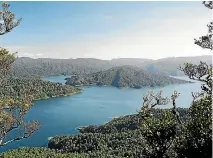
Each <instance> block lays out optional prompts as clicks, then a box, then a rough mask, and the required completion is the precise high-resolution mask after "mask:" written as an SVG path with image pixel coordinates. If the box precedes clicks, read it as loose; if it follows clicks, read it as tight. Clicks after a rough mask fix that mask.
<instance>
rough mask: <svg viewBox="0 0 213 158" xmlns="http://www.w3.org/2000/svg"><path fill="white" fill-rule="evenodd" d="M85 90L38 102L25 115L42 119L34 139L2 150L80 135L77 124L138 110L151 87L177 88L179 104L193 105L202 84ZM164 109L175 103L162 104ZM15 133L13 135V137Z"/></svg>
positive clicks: (166, 91)
mask: <svg viewBox="0 0 213 158" xmlns="http://www.w3.org/2000/svg"><path fill="white" fill-rule="evenodd" d="M64 78H66V77H65V76H54V77H53V76H52V77H47V78H45V79H46V80H49V81H53V82H54V81H55V82H62V83H65V81H64ZM83 89H84V91H83V93H80V94H77V95H74V96H67V97H59V98H51V99H48V100H40V101H34V106H33V107H32V109H31V110H30V112H29V113H28V114H27V116H26V117H25V120H26V121H31V120H38V121H39V122H40V124H41V128H40V130H39V131H37V132H35V133H34V134H33V136H32V137H31V138H30V139H25V140H21V141H18V142H14V143H11V144H9V145H7V146H5V147H1V148H0V151H1V152H2V151H6V150H8V149H14V148H18V147H21V146H46V145H47V142H48V137H52V136H56V135H64V134H76V133H78V131H77V130H76V127H79V126H85V125H90V124H96V125H99V124H103V123H105V122H107V121H109V120H111V118H112V117H116V116H122V115H127V114H133V113H136V110H137V109H140V107H141V104H142V96H143V95H144V94H146V93H147V92H148V91H149V90H154V91H155V92H157V91H159V90H163V94H164V96H170V95H171V93H172V92H173V91H174V90H177V91H178V92H180V97H179V98H178V99H177V104H178V106H179V107H189V106H190V103H191V100H192V96H191V92H196V91H199V90H200V83H192V84H179V85H170V86H165V87H157V88H142V89H130V88H123V89H118V88H114V87H98V86H92V87H83ZM162 107H163V108H166V107H171V105H170V104H169V105H166V106H162ZM12 135H13V134H11V136H12Z"/></svg>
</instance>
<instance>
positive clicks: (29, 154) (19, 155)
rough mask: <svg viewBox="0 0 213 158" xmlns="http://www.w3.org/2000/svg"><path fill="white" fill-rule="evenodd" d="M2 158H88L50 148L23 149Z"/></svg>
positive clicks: (9, 152)
mask: <svg viewBox="0 0 213 158" xmlns="http://www.w3.org/2000/svg"><path fill="white" fill-rule="evenodd" d="M0 157H1V158H14V157H15V158H53V157H54V158H88V155H86V154H78V153H76V154H75V153H68V154H63V153H59V152H56V151H55V150H51V149H48V148H39V147H31V148H28V147H23V148H19V149H17V150H10V151H8V152H5V153H2V154H0Z"/></svg>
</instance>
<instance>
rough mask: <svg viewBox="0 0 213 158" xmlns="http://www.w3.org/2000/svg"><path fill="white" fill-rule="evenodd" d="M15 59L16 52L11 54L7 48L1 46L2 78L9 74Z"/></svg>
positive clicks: (0, 66) (0, 65)
mask: <svg viewBox="0 0 213 158" xmlns="http://www.w3.org/2000/svg"><path fill="white" fill-rule="evenodd" d="M14 61H15V54H10V53H9V51H8V50H7V49H4V48H0V79H2V78H3V77H5V76H6V75H7V74H8V71H9V70H10V68H11V65H12V63H13V62H14Z"/></svg>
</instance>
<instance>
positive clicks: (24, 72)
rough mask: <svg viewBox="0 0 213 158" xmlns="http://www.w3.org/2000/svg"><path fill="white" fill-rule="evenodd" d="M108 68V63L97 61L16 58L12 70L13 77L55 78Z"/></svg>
mask: <svg viewBox="0 0 213 158" xmlns="http://www.w3.org/2000/svg"><path fill="white" fill-rule="evenodd" d="M108 68H110V65H109V61H105V60H99V59H92V58H91V59H89V58H88V59H84V58H79V59H49V58H41V59H32V58H18V59H17V60H16V61H15V62H14V64H13V68H12V73H13V75H15V76H17V77H21V76H27V77H28V76H57V75H62V74H85V73H86V74H87V73H91V72H97V71H100V70H103V69H108Z"/></svg>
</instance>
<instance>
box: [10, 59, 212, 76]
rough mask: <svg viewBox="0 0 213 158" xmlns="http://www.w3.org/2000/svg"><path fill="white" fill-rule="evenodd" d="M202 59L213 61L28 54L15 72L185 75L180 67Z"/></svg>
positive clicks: (27, 73)
mask: <svg viewBox="0 0 213 158" xmlns="http://www.w3.org/2000/svg"><path fill="white" fill-rule="evenodd" d="M200 61H204V62H207V63H208V64H211V63H212V56H210V55H209V56H207V55H206V56H195V57H177V58H164V59H159V60H151V59H142V58H118V59H112V60H100V59H93V58H78V59H50V58H39V59H32V58H28V57H21V58H18V59H17V60H16V61H15V62H14V64H13V68H12V74H13V75H14V76H16V77H29V76H57V75H62V74H65V75H66V74H68V75H73V74H78V75H79V74H81V75H83V74H89V73H93V72H98V71H103V70H108V69H110V68H113V67H116V66H125V65H130V66H135V67H138V68H142V69H144V70H147V71H151V72H154V73H158V74H160V75H173V76H179V75H183V73H182V72H180V71H179V70H178V69H177V68H178V67H179V66H180V65H183V64H184V63H185V62H191V63H193V64H197V63H199V62H200Z"/></svg>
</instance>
